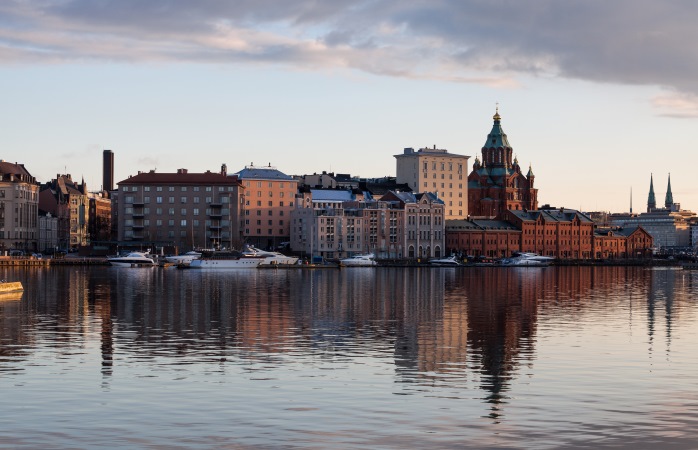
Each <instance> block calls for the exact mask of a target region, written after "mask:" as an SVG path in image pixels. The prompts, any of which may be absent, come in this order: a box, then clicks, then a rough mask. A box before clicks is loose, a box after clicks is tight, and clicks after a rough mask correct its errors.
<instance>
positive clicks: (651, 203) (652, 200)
mask: <svg viewBox="0 0 698 450" xmlns="http://www.w3.org/2000/svg"><path fill="white" fill-rule="evenodd" d="M673 205H674V195H673V194H672V193H671V174H669V181H668V183H667V188H666V196H665V197H664V207H665V208H666V209H671V207H672V206H673ZM655 209H657V199H656V197H655V195H654V177H653V175H652V174H650V193H649V195H648V196H647V212H651V211H652V210H655Z"/></svg>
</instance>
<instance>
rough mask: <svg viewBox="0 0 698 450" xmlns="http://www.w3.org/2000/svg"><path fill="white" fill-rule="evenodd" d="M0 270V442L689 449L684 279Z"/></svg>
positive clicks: (694, 318) (694, 382)
mask: <svg viewBox="0 0 698 450" xmlns="http://www.w3.org/2000/svg"><path fill="white" fill-rule="evenodd" d="M0 273H1V275H0V277H1V278H4V279H6V280H8V281H21V282H22V284H23V285H24V289H25V290H24V292H23V293H21V294H20V295H17V294H15V295H14V296H9V297H3V298H0V392H1V393H2V394H1V395H0V448H12V449H21V448H52V449H75V448H168V449H169V448H174V449H177V448H181V449H185V448H186V449H188V448H204V449H209V448H210V449H214V448H299V447H303V448H316V449H326V448H342V449H345V448H437V449H438V448H508V449H509V448H538V449H546V448H550V449H553V448H580V447H582V448H584V447H586V448H611V447H612V448H633V449H637V448H698V271H689V270H678V269H672V268H662V269H658V268H657V269H648V268H640V267H547V268H525V267H524V268H514V267H512V268H488V267H483V268H346V269H342V270H337V269H324V270H319V269H318V270H311V269H306V270H300V269H299V270H255V269H241V270H194V269H192V270H177V269H174V268H167V269H161V268H113V267H51V268H10V267H3V268H0Z"/></svg>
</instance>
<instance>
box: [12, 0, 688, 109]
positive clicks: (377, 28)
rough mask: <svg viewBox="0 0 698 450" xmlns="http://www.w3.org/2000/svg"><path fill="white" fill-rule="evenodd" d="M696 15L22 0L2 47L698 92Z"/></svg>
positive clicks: (641, 1)
mask: <svg viewBox="0 0 698 450" xmlns="http://www.w3.org/2000/svg"><path fill="white" fill-rule="evenodd" d="M696 13H698V3H696V4H694V3H691V2H685V1H678V0H666V1H662V2H657V1H656V0H615V1H611V2H609V1H606V0H603V1H601V0H564V1H560V0H530V1H519V0H471V1H467V0H392V1H388V0H344V1H330V0H296V1H290V0H236V1H228V0H197V1H191V0H148V1H142V0H55V1H51V0H43V1H39V0H37V1H33V2H32V1H20V0H16V1H11V2H4V3H2V4H1V5H0V55H4V56H5V57H4V58H3V60H5V61H6V62H17V61H19V62H26V61H28V60H34V61H69V60H71V59H76V60H84V59H110V60H135V61H138V60H185V61H187V60H190V61H196V62H216V63H219V62H245V61H254V62H255V63H259V62H271V63H283V64H289V65H302V66H305V65H307V64H309V63H310V64H311V65H313V66H331V67H337V66H339V67H352V68H357V69H360V70H366V71H369V72H373V73H380V74H386V75H392V76H412V77H423V78H438V79H451V80H478V79H492V78H496V77H498V76H499V77H501V78H507V77H515V76H516V75H517V74H520V73H526V74H534V75H535V74H545V75H553V76H560V77H568V78H577V79H584V80H591V81H597V82H613V83H622V84H642V85H656V86H661V87H665V88H668V90H669V91H673V92H677V93H681V92H683V93H689V94H698V82H697V81H696V77H695V75H694V74H696V73H698V57H697V56H698V47H697V46H695V45H693V42H695V41H696V40H697V38H698V27H695V24H694V18H695V17H696V15H697V14H696ZM8 59H9V60H10V61H7V60H8ZM483 74H485V75H484V76H483ZM662 102H664V103H666V102H667V101H666V99H664V100H662Z"/></svg>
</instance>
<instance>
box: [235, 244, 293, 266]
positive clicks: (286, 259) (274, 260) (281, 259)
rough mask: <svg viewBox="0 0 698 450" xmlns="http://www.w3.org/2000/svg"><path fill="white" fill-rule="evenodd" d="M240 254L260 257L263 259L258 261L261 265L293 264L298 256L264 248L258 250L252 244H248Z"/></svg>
mask: <svg viewBox="0 0 698 450" xmlns="http://www.w3.org/2000/svg"><path fill="white" fill-rule="evenodd" d="M242 255H243V256H244V257H262V258H264V261H262V262H261V263H260V265H262V266H266V265H293V264H296V263H297V262H298V257H296V256H286V255H284V254H283V253H279V252H272V251H266V250H260V249H258V248H256V247H253V246H248V247H247V248H246V249H245V250H243V252H242Z"/></svg>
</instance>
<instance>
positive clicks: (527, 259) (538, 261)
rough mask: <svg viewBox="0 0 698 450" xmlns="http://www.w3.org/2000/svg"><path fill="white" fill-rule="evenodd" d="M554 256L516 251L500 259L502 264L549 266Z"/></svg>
mask: <svg viewBox="0 0 698 450" xmlns="http://www.w3.org/2000/svg"><path fill="white" fill-rule="evenodd" d="M553 261H555V258H553V257H552V256H541V255H539V254H537V253H518V254H515V255H514V256H512V257H511V258H507V259H504V260H502V265H503V266H538V267H543V266H549V265H550V264H551V263H552V262H553Z"/></svg>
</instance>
